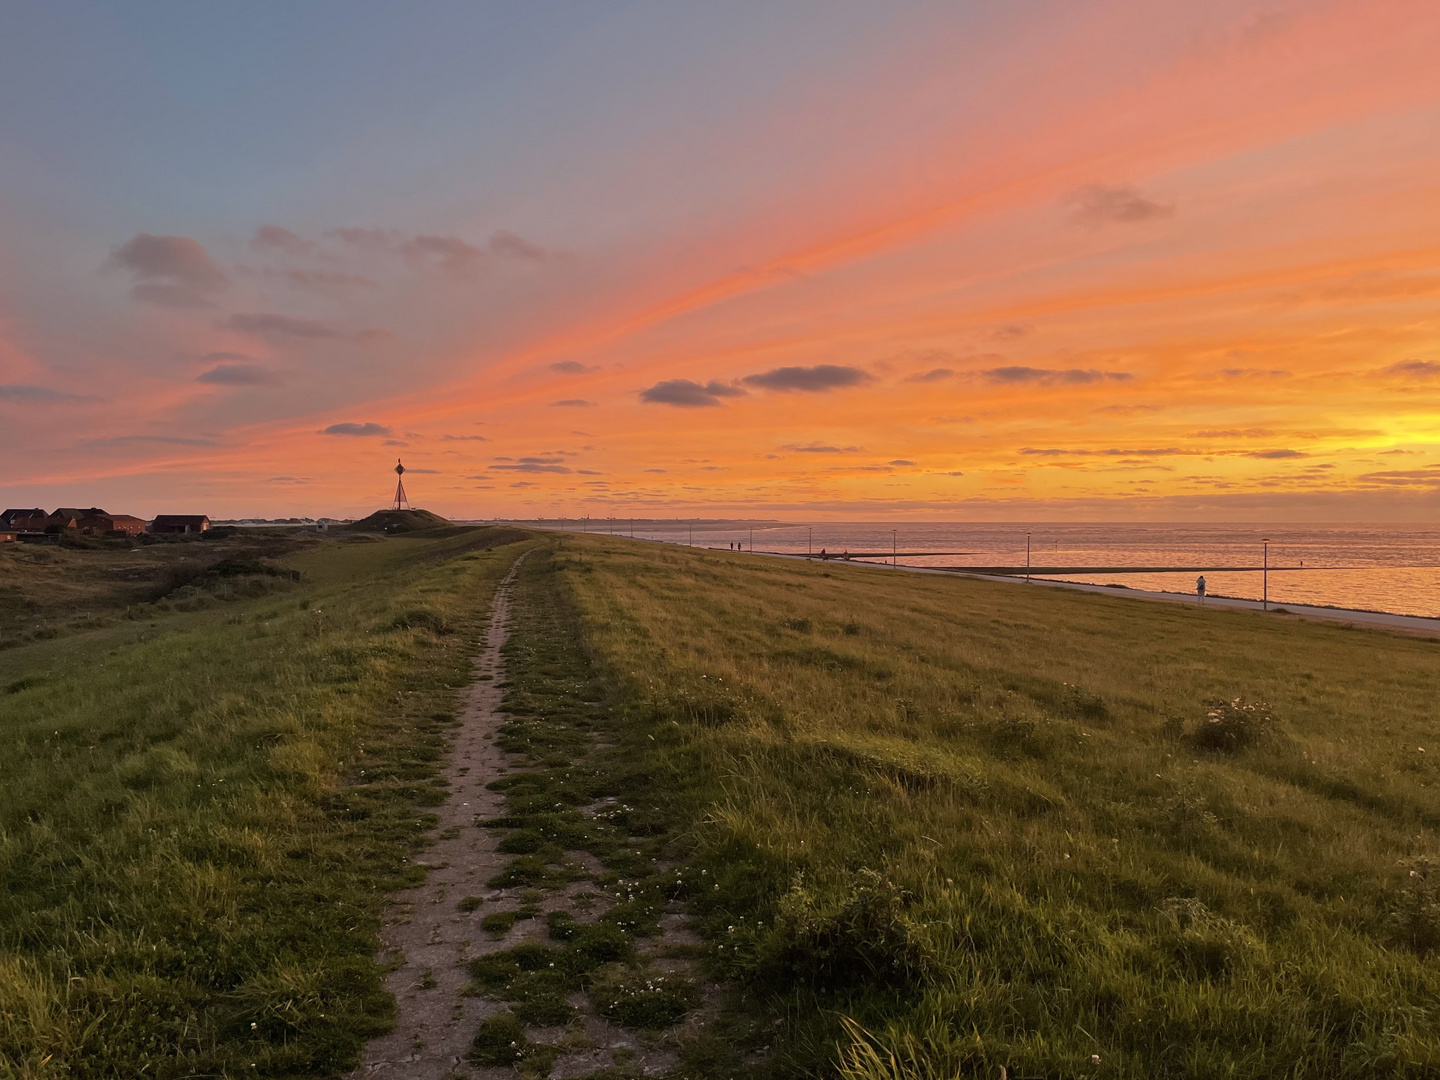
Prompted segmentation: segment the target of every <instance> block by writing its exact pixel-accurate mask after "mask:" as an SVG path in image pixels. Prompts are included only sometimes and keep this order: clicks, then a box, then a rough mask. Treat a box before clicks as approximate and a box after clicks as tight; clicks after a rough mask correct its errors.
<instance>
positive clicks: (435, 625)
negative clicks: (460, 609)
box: [388, 608, 451, 634]
mask: <svg viewBox="0 0 1440 1080" xmlns="http://www.w3.org/2000/svg"><path fill="white" fill-rule="evenodd" d="M388 629H390V630H429V631H430V632H431V633H434V634H448V633H450V630H451V626H450V622H449V620H448V619H446V618H445V616H444V615H442V614H440V612H438V611H434V610H432V609H430V608H411V609H410V610H409V611H402V612H401V613H400V614H398V615H396V616H395V617H394V618H393V619H391V620H390V625H389V627H388Z"/></svg>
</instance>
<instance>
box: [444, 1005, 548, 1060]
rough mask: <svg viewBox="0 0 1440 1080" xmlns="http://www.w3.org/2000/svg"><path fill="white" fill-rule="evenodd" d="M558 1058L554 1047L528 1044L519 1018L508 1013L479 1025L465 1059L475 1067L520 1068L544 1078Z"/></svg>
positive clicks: (489, 1017)
mask: <svg viewBox="0 0 1440 1080" xmlns="http://www.w3.org/2000/svg"><path fill="white" fill-rule="evenodd" d="M558 1055H559V1050H558V1048H556V1047H553V1046H546V1045H545V1044H544V1043H532V1042H531V1041H530V1039H529V1037H528V1036H526V1034H525V1025H524V1023H522V1022H521V1020H520V1018H519V1017H518V1016H516V1015H515V1014H514V1013H512V1012H503V1013H497V1014H495V1015H494V1016H488V1017H486V1018H485V1019H484V1020H483V1021H481V1023H480V1030H479V1031H478V1032H477V1033H476V1034H475V1041H474V1042H473V1043H472V1044H471V1046H470V1052H469V1053H468V1054H466V1055H465V1056H466V1057H467V1058H469V1059H470V1060H471V1061H473V1062H474V1063H475V1064H476V1065H497V1066H498V1065H520V1066H522V1067H523V1068H524V1069H525V1071H527V1072H529V1071H532V1070H533V1071H535V1072H538V1073H540V1074H541V1075H544V1074H545V1073H547V1072H549V1071H550V1066H551V1065H553V1064H554V1063H555V1058H556V1057H557V1056H558Z"/></svg>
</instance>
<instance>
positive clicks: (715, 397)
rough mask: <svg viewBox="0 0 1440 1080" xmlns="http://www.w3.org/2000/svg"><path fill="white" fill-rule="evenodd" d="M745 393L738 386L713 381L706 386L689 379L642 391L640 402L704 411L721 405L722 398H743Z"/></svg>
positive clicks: (658, 384) (671, 380)
mask: <svg viewBox="0 0 1440 1080" xmlns="http://www.w3.org/2000/svg"><path fill="white" fill-rule="evenodd" d="M744 393H745V391H744V390H741V389H740V388H739V387H736V386H728V385H726V384H725V383H722V382H717V381H715V380H713V379H712V380H711V381H710V382H708V383H706V384H704V385H703V386H702V385H701V384H700V383H697V382H692V381H690V380H689V379H666V380H664V381H663V382H658V383H656V384H655V385H654V386H651V387H649V388H648V389H645V390H641V391H640V400H641V401H643V402H645V403H646V404H648V405H673V406H675V407H676V408H678V409H703V408H710V407H713V406H716V405H719V404H720V399H721V398H732V397H741V396H743V395H744Z"/></svg>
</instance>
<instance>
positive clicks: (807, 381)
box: [711, 364, 875, 394]
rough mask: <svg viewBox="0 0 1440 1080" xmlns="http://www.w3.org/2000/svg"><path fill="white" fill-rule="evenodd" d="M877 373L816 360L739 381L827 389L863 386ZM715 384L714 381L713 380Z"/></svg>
mask: <svg viewBox="0 0 1440 1080" xmlns="http://www.w3.org/2000/svg"><path fill="white" fill-rule="evenodd" d="M874 378H875V376H873V375H871V374H870V373H869V372H867V371H862V370H860V369H859V368H856V367H844V366H841V365H839V364H817V365H815V366H814V367H779V368H775V369H774V370H773V371H764V372H761V373H760V374H758V375H746V376H745V377H744V378H743V379H741V380H740V381H741V382H743V383H744V384H745V385H746V386H758V387H760V388H761V389H764V390H776V391H779V392H781V393H790V392H792V391H801V392H804V393H812V394H813V393H824V392H825V391H827V390H838V389H840V388H842V387H847V386H861V385H863V384H865V383H868V382H871V381H872V380H873V379H874ZM711 385H714V384H711Z"/></svg>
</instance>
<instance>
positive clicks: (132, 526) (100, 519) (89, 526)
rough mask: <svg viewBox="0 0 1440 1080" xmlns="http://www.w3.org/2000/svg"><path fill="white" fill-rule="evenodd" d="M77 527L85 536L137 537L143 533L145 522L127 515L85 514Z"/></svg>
mask: <svg viewBox="0 0 1440 1080" xmlns="http://www.w3.org/2000/svg"><path fill="white" fill-rule="evenodd" d="M79 525H80V531H81V532H82V533H84V534H85V535H86V536H104V535H106V534H107V533H124V534H126V535H127V536H138V535H139V534H140V533H143V532H144V531H145V522H144V521H142V520H141V519H140V518H137V517H131V516H130V515H129V514H86V515H85V516H84V517H82V518H81V519H80V522H79Z"/></svg>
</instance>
